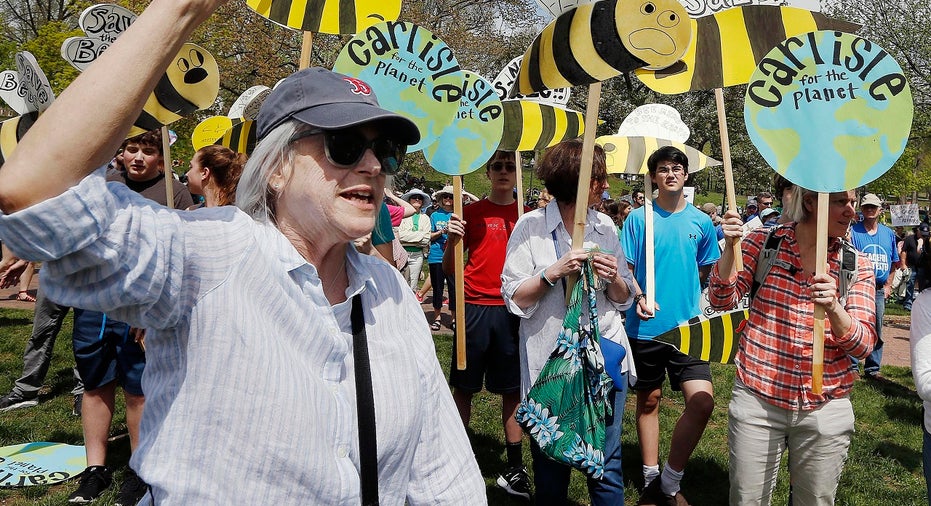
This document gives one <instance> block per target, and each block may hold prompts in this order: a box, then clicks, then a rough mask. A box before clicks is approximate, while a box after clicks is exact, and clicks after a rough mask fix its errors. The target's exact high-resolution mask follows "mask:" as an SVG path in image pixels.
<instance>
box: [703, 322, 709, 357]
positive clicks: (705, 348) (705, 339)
mask: <svg viewBox="0 0 931 506" xmlns="http://www.w3.org/2000/svg"><path fill="white" fill-rule="evenodd" d="M701 359H702V360H710V359H711V321H710V320H702V321H701Z"/></svg>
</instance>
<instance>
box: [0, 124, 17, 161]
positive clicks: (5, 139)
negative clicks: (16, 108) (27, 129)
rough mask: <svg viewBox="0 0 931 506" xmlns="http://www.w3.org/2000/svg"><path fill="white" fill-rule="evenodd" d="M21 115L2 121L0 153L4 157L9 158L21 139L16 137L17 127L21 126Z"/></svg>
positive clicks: (0, 126)
mask: <svg viewBox="0 0 931 506" xmlns="http://www.w3.org/2000/svg"><path fill="white" fill-rule="evenodd" d="M19 121H20V116H17V117H15V118H10V119H8V120H6V121H4V122H3V123H0V153H2V154H3V158H4V159H6V158H9V157H10V154H11V153H13V150H14V149H15V148H16V145H17V144H18V143H19V141H18V140H17V139H16V128H17V127H18V126H19Z"/></svg>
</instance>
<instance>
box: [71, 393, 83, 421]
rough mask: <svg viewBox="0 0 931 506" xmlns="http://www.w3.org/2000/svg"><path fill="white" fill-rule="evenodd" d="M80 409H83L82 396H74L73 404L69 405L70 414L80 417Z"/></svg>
mask: <svg viewBox="0 0 931 506" xmlns="http://www.w3.org/2000/svg"><path fill="white" fill-rule="evenodd" d="M82 407H84V394H83V393H81V394H75V395H74V402H73V403H72V404H71V414H72V415H74V416H77V417H80V416H81V408H82Z"/></svg>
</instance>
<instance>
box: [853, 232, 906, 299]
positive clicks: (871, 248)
mask: <svg viewBox="0 0 931 506" xmlns="http://www.w3.org/2000/svg"><path fill="white" fill-rule="evenodd" d="M850 239H851V242H853V247H854V248H857V249H858V250H859V251H861V252H863V254H865V255H866V256H867V258H869V259H870V262H872V263H873V269H874V270H875V271H876V286H877V287H880V286H882V285H884V284H885V283H886V281H887V280H888V279H889V272H891V270H892V265H893V264H895V263H896V262H898V261H899V252H898V248H896V237H895V232H893V231H892V229H891V228H889V227H887V226H885V225H879V230H877V231H876V234H875V235H870V234H869V233H868V232H867V231H866V227H865V226H863V223H862V222H861V223H857V224H855V225H854V226H852V227H850Z"/></svg>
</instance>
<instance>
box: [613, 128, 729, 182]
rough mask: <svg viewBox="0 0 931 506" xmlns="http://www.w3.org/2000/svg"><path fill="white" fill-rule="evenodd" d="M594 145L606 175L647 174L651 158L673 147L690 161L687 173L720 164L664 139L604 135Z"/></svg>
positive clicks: (693, 149)
mask: <svg viewBox="0 0 931 506" xmlns="http://www.w3.org/2000/svg"><path fill="white" fill-rule="evenodd" d="M595 142H596V143H597V144H599V145H600V146H601V147H602V148H603V149H604V152H605V162H606V164H607V169H608V174H646V173H647V172H648V169H647V160H648V159H649V157H650V155H652V154H653V152H654V151H656V150H657V149H659V148H662V147H665V146H673V147H676V148H678V149H679V150H680V151H682V152H683V153H685V156H686V157H687V158H688V160H689V173H693V172H698V171H700V170H702V169H704V168H706V167H715V166H717V165H721V162H720V161H718V160H715V159H714V158H711V157H710V156H708V155H706V154H704V153H702V152H701V151H699V150H697V149H695V148H693V147H692V146H687V145H685V144H683V143H681V142H676V141H670V140H667V139H657V138H656V137H627V136H623V135H604V136H601V137H598V138H596V139H595Z"/></svg>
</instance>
